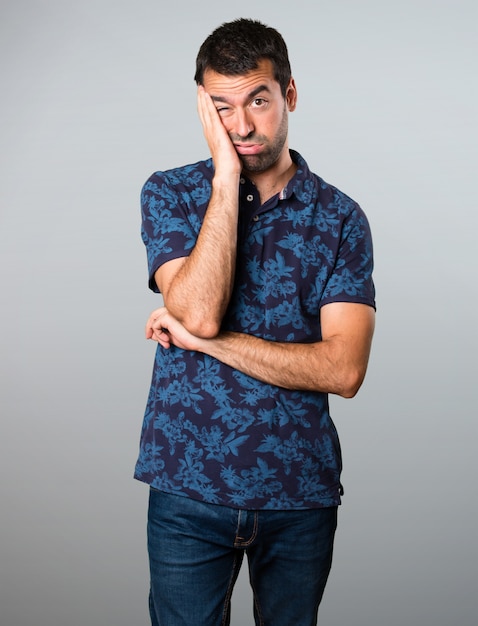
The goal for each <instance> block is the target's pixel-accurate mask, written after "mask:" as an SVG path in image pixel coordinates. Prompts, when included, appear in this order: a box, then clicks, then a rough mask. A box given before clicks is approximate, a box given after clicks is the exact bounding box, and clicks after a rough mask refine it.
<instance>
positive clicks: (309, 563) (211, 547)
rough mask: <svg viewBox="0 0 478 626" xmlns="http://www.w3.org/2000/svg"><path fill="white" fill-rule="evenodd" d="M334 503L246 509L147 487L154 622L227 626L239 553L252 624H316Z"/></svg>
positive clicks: (326, 572)
mask: <svg viewBox="0 0 478 626" xmlns="http://www.w3.org/2000/svg"><path fill="white" fill-rule="evenodd" d="M336 525H337V507H332V508H325V509H312V510H303V511H247V510H239V509H233V508H229V507H226V506H218V505H215V504H206V503H204V502H198V501H196V500H191V499H190V498H184V497H182V496H175V495H169V494H166V493H163V492H160V491H156V490H154V489H151V491H150V499H149V513H148V551H149V561H150V571H151V591H150V613H151V623H152V626H227V625H228V624H229V623H230V610H231V609H230V600H231V595H232V590H233V587H234V583H235V582H236V579H237V576H238V574H239V569H240V566H241V562H242V558H243V556H244V553H246V554H247V559H248V562H249V579H250V583H251V587H252V590H253V596H254V619H255V624H256V626H313V625H314V624H317V611H318V608H319V604H320V601H321V599H322V594H323V591H324V588H325V584H326V582H327V577H328V575H329V571H330V567H331V563H332V549H333V541H334V534H335V528H336Z"/></svg>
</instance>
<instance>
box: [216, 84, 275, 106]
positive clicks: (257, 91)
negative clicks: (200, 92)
mask: <svg viewBox="0 0 478 626" xmlns="http://www.w3.org/2000/svg"><path fill="white" fill-rule="evenodd" d="M263 91H267V93H270V89H269V87H268V86H267V85H259V87H256V88H255V89H253V90H252V91H250V92H249V93H248V94H247V96H246V100H252V99H253V98H255V97H256V96H257V95H259V94H260V93H261V92H263ZM211 99H212V100H213V101H214V102H225V103H226V104H228V103H229V100H228V99H227V98H225V97H224V96H213V95H211Z"/></svg>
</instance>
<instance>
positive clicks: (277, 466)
mask: <svg viewBox="0 0 478 626" xmlns="http://www.w3.org/2000/svg"><path fill="white" fill-rule="evenodd" d="M291 156H292V158H293V160H294V161H295V163H296V164H297V166H298V169H297V172H296V174H295V175H294V177H293V178H292V179H291V180H290V182H289V183H288V185H287V187H285V188H284V189H283V190H282V191H281V193H279V194H277V195H276V196H274V197H273V198H271V199H270V200H268V201H267V202H266V203H265V204H264V205H261V204H260V201H259V196H258V192H257V190H256V189H255V187H254V185H253V184H252V183H251V182H250V181H248V180H247V179H244V178H243V179H241V183H240V188H239V190H238V193H239V198H240V217H239V225H238V254H237V268H236V277H235V286H234V292H233V295H232V298H231V301H230V305H229V308H228V311H227V313H226V316H225V318H224V320H223V328H224V329H227V330H234V331H238V332H242V333H247V334H251V335H255V336H257V337H262V338H264V339H267V340H270V341H286V342H302V343H307V342H315V341H319V340H320V339H321V331H320V319H319V317H320V316H319V313H320V308H321V307H322V306H323V305H324V304H327V303H330V302H338V301H340V302H358V303H364V304H367V305H369V306H372V307H374V306H375V301H374V286H373V282H372V276H371V275H372V266H373V258H372V240H371V235H370V230H369V225H368V222H367V219H366V217H365V215H364V213H363V211H362V210H361V208H360V207H359V206H358V205H357V203H356V202H354V201H353V200H351V199H350V198H349V197H347V196H346V195H344V194H343V193H342V192H340V191H339V190H338V189H336V188H335V187H332V186H331V185H329V184H327V183H326V182H324V181H323V180H322V179H321V178H319V177H318V176H316V175H315V174H313V173H312V172H310V170H309V168H308V166H307V164H306V162H305V161H304V159H303V158H302V157H301V156H300V155H299V154H298V153H296V152H294V151H291ZM212 177H213V164H212V160H211V159H209V160H206V161H200V162H198V163H195V164H193V165H187V166H185V167H180V168H177V169H172V170H169V171H166V172H157V173H155V174H153V175H152V176H151V177H150V178H149V180H148V181H147V182H146V184H145V185H144V187H143V190H142V195H141V204H142V218H143V221H142V238H143V241H144V243H145V245H146V250H147V257H148V266H149V281H150V282H149V284H150V287H151V289H153V290H155V291H157V288H156V285H155V283H154V278H153V277H154V273H155V271H156V270H157V268H158V267H159V266H160V265H162V264H163V263H165V262H166V261H169V260H171V259H174V258H177V257H183V256H187V255H188V254H189V253H190V251H191V250H192V248H193V247H194V244H195V242H196V239H197V236H198V234H199V231H200V228H201V224H202V221H203V218H204V214H205V211H206V209H207V206H208V201H209V197H210V194H211V180H212ZM341 467H342V462H341V453H340V444H339V439H338V436H337V432H336V429H335V426H334V424H333V422H332V419H331V417H330V414H329V405H328V398H327V394H325V393H318V392H304V391H290V390H287V389H284V388H281V387H276V386H274V385H269V384H266V383H263V382H260V381H258V380H255V379H254V378H251V377H249V376H247V375H246V374H243V373H241V372H239V371H237V370H235V369H233V368H231V367H229V366H228V365H224V364H223V363H221V362H219V361H217V360H216V359H214V358H212V357H210V356H207V355H204V354H200V353H196V352H190V351H185V350H181V349H179V348H176V347H174V346H173V347H171V349H170V350H164V349H163V348H161V346H159V345H158V348H157V352H156V358H155V362H154V369H153V376H152V382H151V388H150V393H149V397H148V401H147V407H146V412H145V416H144V423H143V428H142V433H141V441H140V452H139V458H138V461H137V464H136V469H135V477H136V478H137V479H138V480H141V481H144V482H146V483H148V484H150V485H151V486H152V487H154V488H156V489H159V490H162V491H166V492H168V493H172V494H177V495H182V496H187V497H190V498H195V499H198V500H202V501H205V502H210V503H216V504H223V505H228V506H232V507H239V508H248V509H302V508H314V507H327V506H335V505H337V504H339V503H340V495H341V484H340V472H341Z"/></svg>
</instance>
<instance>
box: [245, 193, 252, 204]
mask: <svg viewBox="0 0 478 626" xmlns="http://www.w3.org/2000/svg"><path fill="white" fill-rule="evenodd" d="M246 200H247V201H248V202H252V201H253V200H254V196H253V195H252V193H250V194H249V195H248V196H246Z"/></svg>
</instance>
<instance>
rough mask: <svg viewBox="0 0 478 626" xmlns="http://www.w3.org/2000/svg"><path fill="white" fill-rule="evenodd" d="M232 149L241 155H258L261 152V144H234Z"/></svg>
mask: <svg viewBox="0 0 478 626" xmlns="http://www.w3.org/2000/svg"><path fill="white" fill-rule="evenodd" d="M234 147H235V148H236V150H237V152H238V153H239V154H242V155H247V154H259V152H261V151H262V144H260V143H236V144H234Z"/></svg>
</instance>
